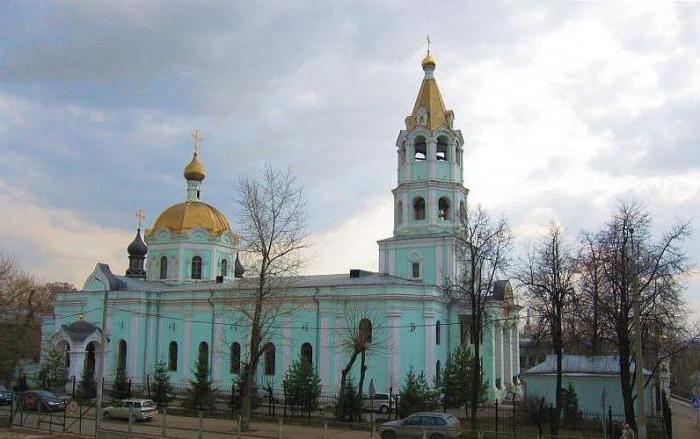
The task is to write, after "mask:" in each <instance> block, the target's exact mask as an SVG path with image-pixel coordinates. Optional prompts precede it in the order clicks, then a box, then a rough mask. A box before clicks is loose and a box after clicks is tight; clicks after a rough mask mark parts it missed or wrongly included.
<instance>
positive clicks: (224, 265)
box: [221, 259, 228, 277]
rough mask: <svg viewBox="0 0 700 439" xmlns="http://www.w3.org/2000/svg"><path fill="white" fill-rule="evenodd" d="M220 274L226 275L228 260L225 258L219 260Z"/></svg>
mask: <svg viewBox="0 0 700 439" xmlns="http://www.w3.org/2000/svg"><path fill="white" fill-rule="evenodd" d="M221 276H223V277H226V276H228V261H227V260H226V259H222V260H221Z"/></svg>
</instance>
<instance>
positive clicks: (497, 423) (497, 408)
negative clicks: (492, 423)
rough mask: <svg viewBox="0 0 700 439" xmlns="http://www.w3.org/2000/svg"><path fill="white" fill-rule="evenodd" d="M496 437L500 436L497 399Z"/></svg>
mask: <svg viewBox="0 0 700 439" xmlns="http://www.w3.org/2000/svg"><path fill="white" fill-rule="evenodd" d="M496 437H498V400H496Z"/></svg>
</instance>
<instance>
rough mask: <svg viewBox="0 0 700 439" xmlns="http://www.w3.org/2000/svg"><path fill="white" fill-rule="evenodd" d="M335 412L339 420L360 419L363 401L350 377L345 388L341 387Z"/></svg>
mask: <svg viewBox="0 0 700 439" xmlns="http://www.w3.org/2000/svg"><path fill="white" fill-rule="evenodd" d="M334 412H335V418H336V419H337V420H339V421H348V422H352V421H353V419H359V418H360V415H361V414H362V401H361V400H360V395H359V394H358V393H357V389H356V388H355V384H354V383H353V382H352V378H350V377H348V378H347V380H346V381H345V389H341V391H340V394H339V395H338V399H337V400H336V402H335V409H334Z"/></svg>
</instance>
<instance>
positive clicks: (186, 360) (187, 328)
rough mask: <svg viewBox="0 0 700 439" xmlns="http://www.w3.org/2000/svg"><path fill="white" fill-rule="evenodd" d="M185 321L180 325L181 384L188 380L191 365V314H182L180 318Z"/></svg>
mask: <svg viewBox="0 0 700 439" xmlns="http://www.w3.org/2000/svg"><path fill="white" fill-rule="evenodd" d="M182 317H183V318H184V319H185V321H184V323H183V325H182V366H179V365H178V369H179V368H180V367H182V382H183V383H187V382H189V379H190V373H191V372H190V370H191V369H192V364H191V360H190V352H191V350H192V313H189V312H187V313H184V314H183V316H182Z"/></svg>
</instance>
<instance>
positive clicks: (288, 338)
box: [275, 316, 292, 384]
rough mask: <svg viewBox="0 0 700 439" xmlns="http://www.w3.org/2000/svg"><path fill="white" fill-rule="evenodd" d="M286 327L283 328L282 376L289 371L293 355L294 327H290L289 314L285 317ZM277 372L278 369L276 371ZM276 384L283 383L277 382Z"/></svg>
mask: <svg viewBox="0 0 700 439" xmlns="http://www.w3.org/2000/svg"><path fill="white" fill-rule="evenodd" d="M283 320H284V329H283V330H282V373H281V376H284V374H285V373H287V369H289V365H290V364H291V355H292V329H291V328H290V318H289V316H286V317H285V318H284V319H283ZM275 372H277V371H275ZM275 384H282V383H275Z"/></svg>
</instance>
